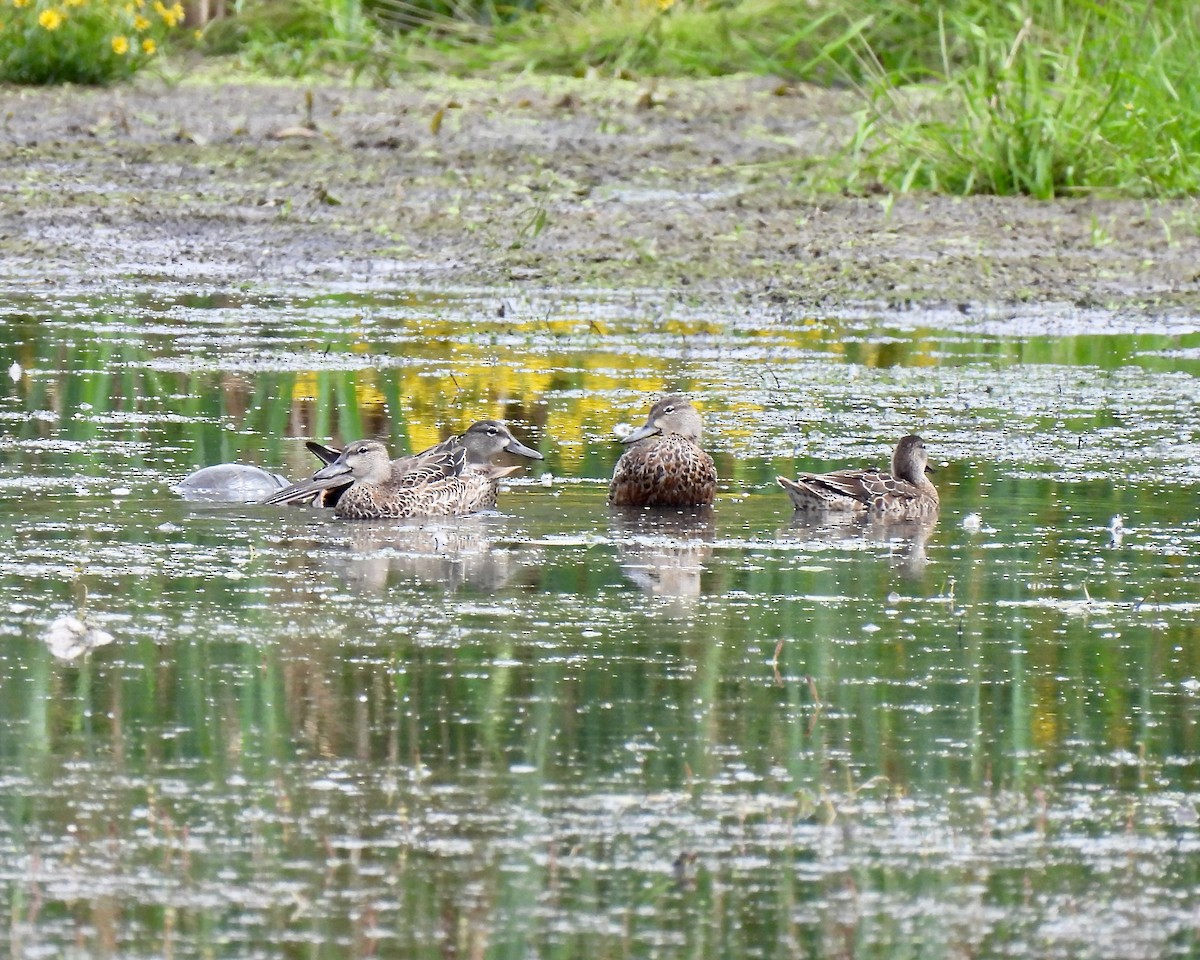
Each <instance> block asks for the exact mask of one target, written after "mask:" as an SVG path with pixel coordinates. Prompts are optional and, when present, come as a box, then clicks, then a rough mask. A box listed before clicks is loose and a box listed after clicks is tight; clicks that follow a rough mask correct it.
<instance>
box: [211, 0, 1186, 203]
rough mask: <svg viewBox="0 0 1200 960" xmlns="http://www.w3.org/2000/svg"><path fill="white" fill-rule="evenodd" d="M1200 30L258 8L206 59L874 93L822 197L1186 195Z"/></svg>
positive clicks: (786, 14)
mask: <svg viewBox="0 0 1200 960" xmlns="http://www.w3.org/2000/svg"><path fill="white" fill-rule="evenodd" d="M1197 17H1198V14H1197V12H1196V8H1195V7H1194V6H1193V5H1192V4H1189V3H1185V2H1182V0H1164V2H1159V3H1140V2H1131V0H1130V2H1115V3H1091V2H1077V0H1076V2H1066V0H1023V2H1009V3H994V2H988V0H948V2H946V3H942V4H934V3H922V2H900V3H883V2H879V0H833V2H830V3H824V4H820V5H813V4H811V3H809V2H806V0H741V2H732V0H714V2H691V0H577V2H566V0H542V2H540V3H538V2H533V0H521V2H518V3H515V4H498V3H496V2H495V0H477V2H469V0H305V2H301V3H290V2H288V3H282V2H277V0H270V2H250V0H247V2H244V3H242V4H239V5H238V7H237V12H236V15H235V16H234V17H232V18H230V19H229V20H225V21H217V22H215V23H213V24H212V25H211V26H210V27H209V29H208V32H207V35H206V40H205V44H206V46H207V48H208V49H210V50H212V51H214V52H222V53H236V55H237V56H238V57H239V58H240V59H241V60H242V62H243V64H244V65H245V66H247V67H248V68H251V69H255V70H266V71H268V72H272V73H279V74H284V75H290V76H296V75H300V74H304V73H307V72H312V71H317V70H320V69H323V68H326V67H329V66H331V65H337V67H338V68H339V69H343V70H349V71H350V72H351V73H352V74H354V75H356V76H357V75H367V76H370V77H372V78H374V79H375V80H376V81H379V82H390V80H392V79H394V78H395V77H396V76H397V75H399V74H401V73H404V72H406V71H413V70H433V71H439V72H444V73H451V74H468V73H476V74H477V73H480V72H497V71H502V72H529V71H533V72H538V71H541V72H557V73H566V74H573V75H578V76H585V75H591V74H597V75H601V76H617V77H630V78H648V77H704V76H715V75H724V74H731V73H738V72H749V73H757V74H766V75H773V76H777V77H779V78H780V80H781V82H797V81H802V82H811V83H816V84H821V85H825V86H829V85H836V86H841V87H845V88H846V89H847V90H850V91H854V92H855V93H856V94H857V103H858V109H857V113H855V115H854V117H853V121H854V122H853V125H852V126H853V131H852V133H851V134H849V135H848V136H846V137H845V138H844V142H843V143H842V145H841V148H840V149H838V150H837V151H835V152H834V154H833V155H831V156H829V157H828V158H826V161H827V162H824V163H817V164H815V165H813V164H812V163H811V161H809V162H808V163H806V164H805V165H804V167H803V169H799V168H798V172H797V178H798V180H803V181H804V182H805V183H806V184H807V185H809V186H811V187H816V188H818V189H839V190H842V189H848V190H851V191H876V190H880V189H883V190H886V191H892V192H904V191H913V190H934V191H944V192H949V193H955V194H970V193H994V194H1029V195H1032V196H1036V197H1043V198H1050V197H1053V196H1058V195H1062V194H1075V193H1080V192H1087V191H1094V190H1104V191H1108V192H1114V193H1121V194H1127V195H1139V196H1151V195H1152V196H1178V195H1185V194H1190V193H1192V192H1194V191H1195V190H1196V189H1197V187H1200V166H1198V161H1197V159H1196V158H1197V157H1200V150H1198V149H1197V148H1198V147H1200V93H1197V91H1196V86H1195V84H1193V83H1191V82H1190V76H1191V66H1192V64H1193V62H1194V61H1195V59H1196V54H1197V52H1198V50H1200V43H1198V38H1200V33H1198V29H1197Z"/></svg>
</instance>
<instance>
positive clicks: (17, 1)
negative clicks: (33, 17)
mask: <svg viewBox="0 0 1200 960" xmlns="http://www.w3.org/2000/svg"><path fill="white" fill-rule="evenodd" d="M28 4H29V0H13V6H14V7H16V8H17V9H18V10H20V9H21V8H22V7H24V6H27V5H28Z"/></svg>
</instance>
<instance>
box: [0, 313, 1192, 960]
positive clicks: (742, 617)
mask: <svg viewBox="0 0 1200 960" xmlns="http://www.w3.org/2000/svg"><path fill="white" fill-rule="evenodd" d="M2 311H3V312H2V313H0V536H2V537H3V541H4V542H5V543H6V544H7V545H8V549H7V550H5V551H4V553H3V555H2V556H0V812H2V813H0V904H2V906H3V916H4V917H5V924H6V926H7V930H6V931H4V934H3V937H2V939H3V942H4V943H5V944H6V946H7V950H8V953H9V954H10V955H11V956H13V957H20V958H32V957H63V956H79V957H82V956H89V957H90V956H120V957H173V958H193V957H195V958H201V957H256V958H257V957H262V958H275V957H295V956H305V957H361V956H404V957H434V956H438V957H444V956H473V957H482V956H487V957H513V958H518V957H519V958H526V957H534V956H537V957H577V956H581V955H584V954H585V953H586V954H587V955H588V956H590V957H593V958H609V957H663V956H684V955H686V956H691V957H727V956H745V957H785V956H786V957H830V956H832V957H851V956H853V957H881V958H882V957H887V958H897V957H921V958H925V957H930V958H957V957H972V958H976V957H1031V958H1032V957H1038V958H1042V957H1063V958H1075V957H1113V958H1140V957H1147V958H1149V957H1156V958H1157V957H1170V956H1180V957H1190V956H1196V955H1197V954H1200V896H1198V893H1200V855H1198V854H1200V817H1198V810H1200V627H1198V626H1197V611H1198V610H1200V570H1198V563H1197V556H1198V546H1200V516H1198V514H1197V508H1196V497H1195V491H1196V488H1197V484H1198V483H1200V436H1198V430H1200V428H1198V427H1197V423H1196V417H1195V411H1196V409H1197V400H1198V399H1200V379H1198V378H1200V323H1196V322H1191V321H1183V320H1175V321H1171V322H1170V323H1168V322H1165V321H1160V320H1156V319H1154V318H1150V317H1137V316H1133V317H1129V316H1124V317H1122V316H1110V315H1105V314H1101V313H1095V314H1089V315H1085V314H1082V313H1080V312H1079V311H1068V310H1058V311H1050V310H1047V311H1041V312H1039V311H1037V310H1033V309H1031V310H1030V311H1029V312H1028V314H1027V315H1016V314H987V313H982V312H976V313H972V312H970V311H959V310H947V311H945V312H944V313H938V312H921V313H917V312H912V313H899V314H891V315H883V316H872V315H869V314H865V313H864V314H861V315H844V316H812V315H801V314H791V313H789V312H788V311H787V310H784V309H778V310H775V311H774V312H773V313H771V314H769V315H766V314H763V313H762V312H761V310H760V308H759V307H758V306H757V305H755V306H753V307H751V305H750V304H749V301H748V303H747V307H746V309H745V311H743V312H736V311H730V312H727V313H723V314H721V315H714V314H713V313H712V312H706V310H705V307H704V305H703V303H700V302H698V301H695V300H692V299H689V298H687V297H682V296H681V297H673V298H665V297H661V296H656V295H653V294H650V293H638V294H627V295H623V296H608V297H604V296H598V295H583V294H574V293H571V292H562V293H559V294H546V295H544V296H543V297H541V298H538V299H527V298H523V297H520V296H515V295H514V296H510V295H507V294H505V293H497V292H495V291H460V292H457V293H453V294H447V293H444V292H442V293H439V294H436V295H435V294H432V293H430V292H428V291H416V292H413V291H406V292H397V293H394V294H390V295H389V294H381V293H379V292H377V291H376V292H372V293H371V295H370V296H366V295H361V294H358V293H355V292H353V291H350V292H346V293H338V294H329V295H322V296H316V295H313V294H311V293H306V292H304V291H290V292H286V291H285V292H281V293H279V294H277V295H274V296H271V297H264V296H260V295H256V294H250V293H247V294H246V295H244V296H243V295H239V294H233V295H229V294H223V295H217V294H211V295H198V294H195V295H194V294H189V295H187V296H180V297H176V298H164V297H161V296H156V295H152V294H145V295H142V296H134V297H129V296H122V297H120V298H116V297H114V298H113V299H111V300H105V299H102V298H101V299H95V298H93V299H90V300H60V299H55V298H52V297H49V296H45V297H37V296H22V297H17V296H10V297H8V298H7V300H6V301H5V305H4V306H3V308H2ZM664 390H682V391H686V392H688V393H689V394H690V395H691V396H692V397H693V398H694V399H695V400H696V402H697V405H698V406H699V407H700V408H701V409H702V411H703V415H704V418H705V423H706V430H707V433H706V438H705V445H706V447H707V448H708V449H709V450H710V451H711V452H712V453H713V455H714V457H715V459H716V462H717V467H718V472H719V474H720V476H721V478H722V480H721V486H720V489H719V494H718V503H717V507H716V509H715V511H714V512H713V513H712V515H711V516H707V517H705V516H701V517H696V516H686V515H679V514H671V513H669V514H654V513H642V514H636V513H635V514H633V515H612V514H610V512H609V511H608V510H607V508H606V507H605V504H604V497H605V482H606V479H607V477H608V476H609V475H610V474H611V470H612V465H613V463H614V462H615V460H616V458H617V456H618V454H619V452H620V450H619V445H618V444H617V443H616V442H615V441H614V439H613V434H612V430H613V427H614V426H615V425H616V424H617V423H619V422H622V421H624V422H629V423H636V422H640V420H641V419H642V418H643V417H644V415H645V412H646V410H647V409H648V408H649V405H650V403H651V402H652V400H653V399H654V398H655V397H656V396H658V395H660V394H661V393H662V392H663V391H664ZM489 416H499V417H504V418H505V419H507V420H508V421H509V422H510V424H511V425H512V427H513V429H514V432H515V433H516V434H517V435H518V437H520V438H521V439H522V440H523V441H525V442H527V443H529V444H530V445H531V446H534V447H536V448H538V449H539V450H541V451H542V452H543V453H544V454H545V457H546V459H545V461H544V462H543V463H537V464H534V465H533V466H532V468H530V469H527V470H526V471H525V472H524V476H523V477H521V478H520V479H517V480H515V481H514V482H512V483H511V484H509V485H508V486H506V487H505V488H504V489H503V490H502V493H501V500H500V512H499V513H497V514H488V515H481V516H476V517H469V518H463V519H459V520H448V521H437V522H425V523H357V524H356V523H348V522H343V521H340V520H338V519H336V518H334V517H332V516H330V515H329V514H328V513H322V512H320V511H315V510H310V509H302V508H279V507H266V506H257V505H230V504H201V503H194V502H188V501H184V500H183V499H181V498H180V497H178V496H177V495H176V494H175V493H174V492H173V491H172V489H171V487H172V485H173V484H174V483H175V482H177V481H178V480H179V479H180V478H182V477H183V476H184V475H185V474H187V473H188V472H189V471H191V470H193V469H195V468H197V467H200V466H204V465H207V464H213V463H219V462H226V461H241V462H245V463H254V464H258V465H261V466H264V467H266V468H268V469H270V470H272V471H278V472H280V473H283V474H285V475H287V476H289V477H292V478H299V477H302V476H306V475H307V474H309V473H311V472H312V471H313V469H315V467H316V465H317V464H316V461H315V460H313V459H312V458H311V456H310V455H309V454H308V453H307V451H306V450H305V449H304V445H303V440H304V439H306V438H309V437H316V438H321V439H329V440H333V441H337V442H341V441H344V440H348V439H353V438H355V437H358V436H375V437H379V438H381V439H385V440H386V441H387V442H388V443H389V445H390V446H391V448H392V449H393V451H394V452H395V453H396V454H399V453H401V452H406V451H408V450H411V449H416V448H420V447H423V446H427V445H429V444H430V443H433V442H435V441H437V440H439V439H441V438H442V437H444V436H445V435H447V434H448V433H451V432H455V431H458V430H461V429H463V428H464V427H465V426H467V425H468V424H469V423H470V422H471V421H473V420H475V419H479V418H483V417H489ZM913 431H915V432H920V433H921V434H922V435H923V436H924V437H925V439H926V441H927V443H928V445H929V448H930V450H931V453H932V457H933V463H934V465H935V466H936V467H937V470H938V472H937V474H936V476H935V477H934V479H935V482H936V483H937V484H938V487H939V489H940V491H941V495H942V503H943V508H942V512H941V516H940V518H939V519H938V521H937V522H936V524H925V525H918V524H891V525H886V524H880V523H875V524H865V525H863V524H826V525H816V526H814V525H805V524H800V523H797V522H795V521H794V520H793V517H792V511H791V506H790V503H789V501H788V499H787V497H786V496H785V495H784V494H783V492H782V491H781V490H780V489H779V488H778V487H777V486H776V485H775V481H774V478H775V476H776V475H778V474H788V475H794V473H795V472H796V471H797V470H820V469H833V468H835V467H838V466H843V465H853V464H862V465H881V464H884V463H886V462H887V458H888V456H889V451H890V449H891V446H892V445H893V444H894V442H895V440H896V439H897V438H898V437H899V436H900V435H902V434H904V433H907V432H913ZM1116 517H1120V518H1121V519H1120V522H1119V523H1117V522H1115V521H1114V518H1116ZM64 616H77V617H79V618H80V619H81V620H83V621H84V622H85V624H86V625H87V626H89V627H91V628H93V629H94V630H95V631H102V632H103V633H104V634H107V635H108V636H110V637H111V638H112V642H111V643H109V644H107V645H104V646H97V647H96V648H95V649H94V650H93V651H92V652H90V653H88V654H86V655H83V656H80V657H77V658H75V659H71V660H67V659H64V658H62V657H58V656H56V655H55V654H54V653H53V652H52V651H51V649H50V648H49V647H48V645H47V643H46V635H47V630H48V629H49V625H50V624H51V623H52V622H54V621H56V620H58V619H59V618H61V617H64ZM95 635H98V634H93V636H95Z"/></svg>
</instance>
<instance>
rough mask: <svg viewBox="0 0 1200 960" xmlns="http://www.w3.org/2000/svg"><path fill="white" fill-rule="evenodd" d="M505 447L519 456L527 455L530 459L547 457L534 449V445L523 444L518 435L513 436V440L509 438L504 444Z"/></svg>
mask: <svg viewBox="0 0 1200 960" xmlns="http://www.w3.org/2000/svg"><path fill="white" fill-rule="evenodd" d="M504 449H505V450H507V451H508V452H509V453H515V454H516V455H517V456H518V457H527V458H528V459H530V460H544V459H545V457H543V456H542V455H541V454H540V453H538V452H537V451H536V450H534V449H533V447H527V446H525V444H523V443H522V442H521V441H520V440H518V439H517V438H516V437H513V438H512V439H511V440H509V441H508V443H506V444H505V445H504Z"/></svg>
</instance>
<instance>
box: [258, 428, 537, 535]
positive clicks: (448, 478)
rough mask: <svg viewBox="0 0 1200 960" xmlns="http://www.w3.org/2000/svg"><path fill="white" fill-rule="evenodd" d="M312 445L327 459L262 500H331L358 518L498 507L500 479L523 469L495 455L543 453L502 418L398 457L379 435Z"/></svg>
mask: <svg viewBox="0 0 1200 960" xmlns="http://www.w3.org/2000/svg"><path fill="white" fill-rule="evenodd" d="M308 446H309V449H310V450H313V452H314V453H316V454H317V456H318V457H319V458H320V459H321V460H322V461H323V462H324V463H325V466H323V467H322V468H321V469H320V470H318V471H317V472H316V473H314V474H313V475H312V477H311V478H310V479H308V480H304V481H301V482H300V483H297V484H293V485H292V486H291V487H288V488H287V489H286V490H281V491H279V492H278V493H276V494H274V495H272V496H270V497H267V498H266V499H265V500H264V501H262V502H264V503H269V504H283V503H309V504H316V505H318V506H325V507H332V508H333V510H334V513H336V514H337V515H338V516H339V517H344V518H346V519H354V520H376V519H402V518H406V517H446V516H459V515H464V514H468V513H475V512H477V511H479V510H489V509H492V508H494V507H495V506H496V489H497V486H498V484H499V481H500V480H501V478H503V477H506V476H508V475H509V474H511V473H513V472H515V471H517V470H519V469H521V468H520V466H507V467H505V466H497V465H495V464H493V463H492V459H493V458H494V457H496V456H497V455H499V454H501V453H511V454H515V455H517V456H520V457H525V458H526V459H529V460H541V459H543V458H542V455H541V454H540V453H539V452H538V451H537V450H534V449H533V448H532V447H528V446H526V445H525V444H523V443H521V441H519V440H518V439H517V438H516V437H514V436H513V434H512V431H511V430H509V428H508V426H507V425H506V424H504V423H502V422H501V421H499V420H480V421H478V422H476V423H473V424H472V425H471V426H470V427H469V428H468V429H467V430H466V432H465V433H463V434H462V435H461V436H454V437H450V438H448V439H446V440H443V441H442V442H441V443H438V444H435V445H434V446H432V447H429V448H428V449H426V450H422V451H421V452H420V453H416V454H412V455H411V456H406V457H398V458H397V459H395V460H393V459H392V458H391V456H390V455H389V454H388V450H387V447H386V446H385V445H384V444H382V443H380V442H379V441H378V440H356V441H354V442H353V443H348V444H346V446H345V447H343V448H342V449H341V450H335V449H334V448H332V447H326V446H324V445H323V444H317V443H315V442H313V441H309V444H308Z"/></svg>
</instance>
